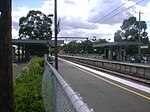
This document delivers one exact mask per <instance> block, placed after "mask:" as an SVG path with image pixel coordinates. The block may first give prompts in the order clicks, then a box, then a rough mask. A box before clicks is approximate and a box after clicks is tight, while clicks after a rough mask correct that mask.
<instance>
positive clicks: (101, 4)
mask: <svg viewBox="0 0 150 112" xmlns="http://www.w3.org/2000/svg"><path fill="white" fill-rule="evenodd" d="M57 6H58V9H57V11H58V12H57V13H58V19H60V29H61V30H60V33H59V35H58V36H62V37H88V38H89V39H92V38H93V37H96V39H106V40H109V41H111V42H113V38H114V33H115V32H116V31H117V30H120V26H121V24H122V22H123V20H125V19H128V18H129V17H131V16H135V17H137V19H138V18H139V16H138V12H139V11H141V13H142V14H141V21H146V23H147V27H148V28H147V32H148V35H149V38H150V0H57ZM29 10H40V11H42V12H43V13H44V14H47V15H48V14H54V0H12V38H13V39H17V38H18V30H19V25H18V24H19V18H21V17H23V16H26V15H27V13H28V12H29ZM52 19H53V18H52ZM53 29H54V25H52V30H53ZM53 31H54V30H53ZM53 35H54V33H53ZM65 41H69V40H67V39H65Z"/></svg>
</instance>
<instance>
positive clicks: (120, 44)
mask: <svg viewBox="0 0 150 112" xmlns="http://www.w3.org/2000/svg"><path fill="white" fill-rule="evenodd" d="M140 44H141V43H140ZM123 45H124V46H129V45H139V42H108V43H104V44H96V45H93V47H108V46H123Z"/></svg>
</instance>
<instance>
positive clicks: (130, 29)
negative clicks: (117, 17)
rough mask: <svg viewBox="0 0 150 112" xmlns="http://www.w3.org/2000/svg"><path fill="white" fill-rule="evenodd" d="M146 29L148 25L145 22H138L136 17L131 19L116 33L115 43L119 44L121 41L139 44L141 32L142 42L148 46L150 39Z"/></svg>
mask: <svg viewBox="0 0 150 112" xmlns="http://www.w3.org/2000/svg"><path fill="white" fill-rule="evenodd" d="M139 25H140V27H139ZM139 28H140V29H139ZM146 29H147V24H146V22H145V21H140V22H139V21H137V20H136V17H130V18H129V19H126V20H124V21H123V23H122V26H121V30H118V31H117V32H115V34H114V41H115V42H119V41H128V42H138V41H139V31H140V40H141V42H142V43H144V44H147V43H148V42H149V39H148V33H147V32H146Z"/></svg>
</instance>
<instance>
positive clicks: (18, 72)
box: [13, 63, 27, 80]
mask: <svg viewBox="0 0 150 112" xmlns="http://www.w3.org/2000/svg"><path fill="white" fill-rule="evenodd" d="M16 64H17V65H18V66H17V67H16V68H14V70H13V79H14V80H15V79H16V78H17V76H18V75H19V74H20V72H21V70H22V68H23V67H24V66H26V65H27V63H16Z"/></svg>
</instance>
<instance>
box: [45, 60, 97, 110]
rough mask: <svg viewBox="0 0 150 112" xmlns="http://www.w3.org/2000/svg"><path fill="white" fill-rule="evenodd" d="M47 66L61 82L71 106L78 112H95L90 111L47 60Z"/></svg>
mask: <svg viewBox="0 0 150 112" xmlns="http://www.w3.org/2000/svg"><path fill="white" fill-rule="evenodd" d="M46 64H47V65H48V66H49V68H50V69H51V70H52V72H53V74H54V75H55V76H56V78H57V80H58V81H59V83H60V85H61V86H62V88H63V89H64V91H65V93H66V95H67V96H68V98H69V100H70V101H71V104H72V105H73V107H74V108H75V110H76V111H77V112H94V110H93V109H89V107H88V106H87V104H85V103H84V102H83V100H82V98H81V97H80V96H78V94H77V93H76V92H74V90H73V89H72V88H71V87H70V86H69V85H68V84H67V82H66V81H65V80H64V79H63V78H62V76H61V75H60V74H59V73H58V72H57V71H56V69H55V68H54V67H53V66H52V65H51V64H49V62H48V61H47V60H46Z"/></svg>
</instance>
